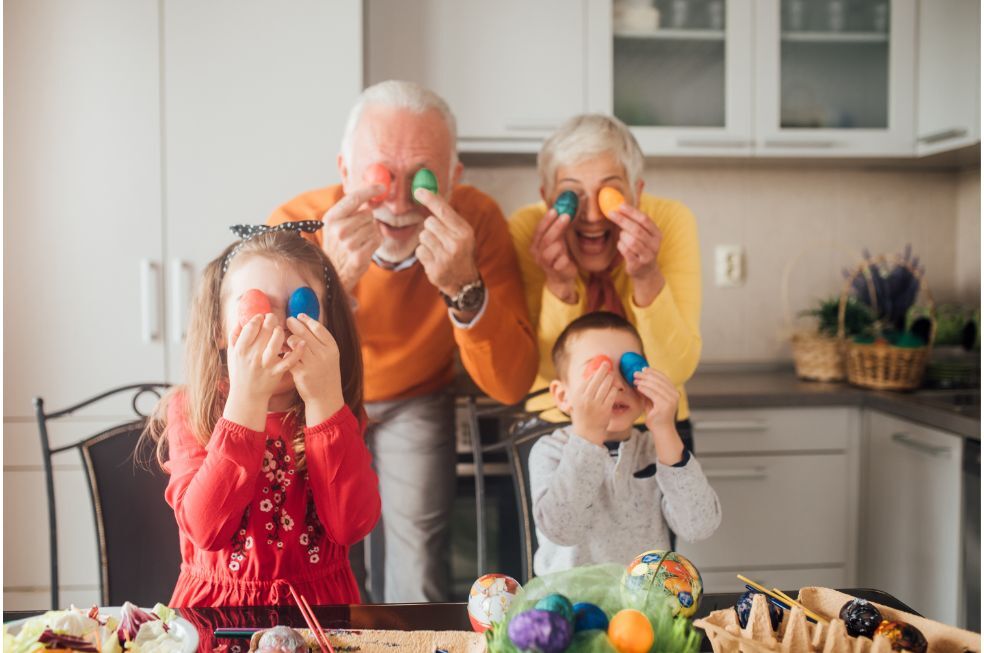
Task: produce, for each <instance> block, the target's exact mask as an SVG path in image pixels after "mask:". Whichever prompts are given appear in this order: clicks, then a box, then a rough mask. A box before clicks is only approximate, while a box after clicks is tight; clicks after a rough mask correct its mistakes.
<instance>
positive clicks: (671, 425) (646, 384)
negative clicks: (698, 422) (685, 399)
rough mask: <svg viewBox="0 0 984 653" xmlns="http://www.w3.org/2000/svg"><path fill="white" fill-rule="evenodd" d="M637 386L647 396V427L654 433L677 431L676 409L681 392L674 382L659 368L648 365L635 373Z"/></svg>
mask: <svg viewBox="0 0 984 653" xmlns="http://www.w3.org/2000/svg"><path fill="white" fill-rule="evenodd" d="M635 387H636V390H638V391H639V393H640V394H641V395H642V396H643V397H645V398H646V400H647V403H648V404H649V409H648V410H647V411H646V428H648V429H649V430H650V431H652V432H653V433H656V432H663V431H666V430H673V431H674V432H675V431H676V411H677V404H678V403H679V402H680V392H679V391H678V390H677V389H676V386H674V385H673V382H672V381H670V379H669V378H668V377H667V376H666V375H665V374H663V373H662V372H659V371H657V370H654V369H653V368H651V367H647V368H646V369H644V370H642V371H641V372H636V374H635Z"/></svg>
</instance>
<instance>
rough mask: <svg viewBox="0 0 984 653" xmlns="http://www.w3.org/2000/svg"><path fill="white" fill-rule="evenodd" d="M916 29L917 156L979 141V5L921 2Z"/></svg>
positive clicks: (969, 0)
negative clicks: (917, 31)
mask: <svg viewBox="0 0 984 653" xmlns="http://www.w3.org/2000/svg"><path fill="white" fill-rule="evenodd" d="M918 29H919V36H918V39H919V40H918V73H917V77H916V80H917V84H918V104H917V106H916V124H917V132H916V143H917V148H918V150H917V151H918V153H919V155H920V156H923V155H926V154H935V153H936V152H943V151H945V150H952V149H955V148H958V147H963V146H964V145H969V144H971V143H976V142H978V141H980V139H981V120H980V118H981V114H980V111H981V109H980V107H981V57H980V54H981V3H980V0H920V2H919V28H918Z"/></svg>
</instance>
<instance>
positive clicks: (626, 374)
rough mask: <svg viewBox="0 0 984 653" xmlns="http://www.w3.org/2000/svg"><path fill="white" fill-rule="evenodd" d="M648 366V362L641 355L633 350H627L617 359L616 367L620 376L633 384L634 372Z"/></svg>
mask: <svg viewBox="0 0 984 653" xmlns="http://www.w3.org/2000/svg"><path fill="white" fill-rule="evenodd" d="M647 367H649V363H647V362H646V359H645V358H643V357H642V356H641V355H639V354H637V353H635V352H634V351H627V352H625V353H624V354H622V358H621V359H619V361H618V369H619V371H620V372H621V373H622V378H624V379H625V381H626V382H627V383H628V384H629V385H630V386H634V385H635V373H636V372H641V371H643V370H644V369H646V368H647Z"/></svg>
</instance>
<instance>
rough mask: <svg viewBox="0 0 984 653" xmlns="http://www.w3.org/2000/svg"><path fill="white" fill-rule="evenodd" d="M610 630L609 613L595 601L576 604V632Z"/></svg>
mask: <svg viewBox="0 0 984 653" xmlns="http://www.w3.org/2000/svg"><path fill="white" fill-rule="evenodd" d="M582 630H603V631H607V630H608V615H606V614H605V611H604V610H602V609H601V608H599V607H598V606H597V605H595V604H594V603H575V604H574V632H576V633H579V632H581V631H582Z"/></svg>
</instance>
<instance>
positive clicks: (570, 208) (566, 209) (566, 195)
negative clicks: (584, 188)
mask: <svg viewBox="0 0 984 653" xmlns="http://www.w3.org/2000/svg"><path fill="white" fill-rule="evenodd" d="M577 204H578V202H577V193H575V192H574V191H572V190H565V191H564V192H563V193H561V194H560V196H558V197H557V201H556V202H554V205H553V207H554V210H555V211H556V212H557V215H567V216H570V217H572V218H573V217H574V216H575V215H577Z"/></svg>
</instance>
